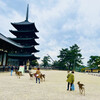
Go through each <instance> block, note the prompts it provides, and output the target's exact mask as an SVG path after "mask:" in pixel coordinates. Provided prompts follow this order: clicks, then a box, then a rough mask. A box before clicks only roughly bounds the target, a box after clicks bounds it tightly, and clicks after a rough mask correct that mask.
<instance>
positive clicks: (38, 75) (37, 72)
mask: <svg viewBox="0 0 100 100" xmlns="http://www.w3.org/2000/svg"><path fill="white" fill-rule="evenodd" d="M35 74H36V83H37V79H38V80H39V83H40V74H41V72H40V68H37V71H36V73H35Z"/></svg>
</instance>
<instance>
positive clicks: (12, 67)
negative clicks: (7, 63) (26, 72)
mask: <svg viewBox="0 0 100 100" xmlns="http://www.w3.org/2000/svg"><path fill="white" fill-rule="evenodd" d="M13 69H14V67H13V66H11V76H12V73H13Z"/></svg>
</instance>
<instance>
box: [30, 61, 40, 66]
mask: <svg viewBox="0 0 100 100" xmlns="http://www.w3.org/2000/svg"><path fill="white" fill-rule="evenodd" d="M30 63H31V65H32V66H38V65H39V63H38V61H37V60H32V61H31V62H30Z"/></svg>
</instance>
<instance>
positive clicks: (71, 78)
mask: <svg viewBox="0 0 100 100" xmlns="http://www.w3.org/2000/svg"><path fill="white" fill-rule="evenodd" d="M67 82H68V88H67V90H69V86H70V91H72V88H71V87H72V85H73V84H74V71H72V72H71V73H70V74H68V75H67Z"/></svg>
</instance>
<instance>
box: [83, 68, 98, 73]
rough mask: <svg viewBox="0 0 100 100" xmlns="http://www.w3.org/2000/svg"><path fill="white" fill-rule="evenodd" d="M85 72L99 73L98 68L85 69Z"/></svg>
mask: <svg viewBox="0 0 100 100" xmlns="http://www.w3.org/2000/svg"><path fill="white" fill-rule="evenodd" d="M85 72H93V73H99V72H100V69H98V68H87V69H85Z"/></svg>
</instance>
